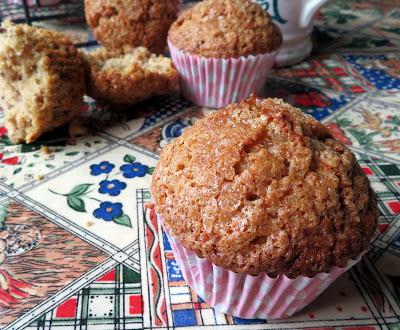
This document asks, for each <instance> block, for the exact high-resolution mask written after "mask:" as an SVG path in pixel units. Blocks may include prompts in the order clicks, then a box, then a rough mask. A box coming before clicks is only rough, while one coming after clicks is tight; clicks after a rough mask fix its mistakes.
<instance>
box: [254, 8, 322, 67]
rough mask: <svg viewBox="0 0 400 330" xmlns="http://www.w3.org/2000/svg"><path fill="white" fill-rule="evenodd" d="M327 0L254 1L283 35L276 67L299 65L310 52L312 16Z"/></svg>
mask: <svg viewBox="0 0 400 330" xmlns="http://www.w3.org/2000/svg"><path fill="white" fill-rule="evenodd" d="M328 1H329V0H255V2H257V3H259V4H260V5H261V6H262V7H263V8H264V9H265V10H267V11H268V12H269V14H270V15H271V16H272V18H273V19H274V21H275V23H277V24H278V26H279V27H280V29H281V31H282V35H283V45H282V48H281V50H280V51H279V53H278V56H277V59H276V62H277V65H278V66H288V65H293V64H296V63H299V62H301V61H303V60H304V59H305V58H307V57H308V56H309V55H310V53H311V50H312V40H311V32H312V30H313V26H314V15H315V13H316V12H317V11H318V9H320V8H321V7H322V6H323V5H324V4H326V3H327V2H328Z"/></svg>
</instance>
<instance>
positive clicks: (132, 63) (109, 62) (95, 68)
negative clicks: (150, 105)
mask: <svg viewBox="0 0 400 330" xmlns="http://www.w3.org/2000/svg"><path fill="white" fill-rule="evenodd" d="M82 58H83V62H84V66H85V75H86V88H87V91H86V92H87V94H88V95H89V96H92V97H93V98H95V99H98V100H103V101H106V102H108V103H110V104H112V105H117V106H122V107H125V106H129V105H131V104H133V103H136V102H139V101H142V100H145V99H147V98H149V97H151V96H156V95H163V94H167V93H171V92H176V91H178V90H179V76H178V72H177V71H176V69H175V67H174V66H173V64H172V61H171V59H170V58H167V57H163V56H161V55H159V56H157V55H155V54H152V53H150V51H149V50H148V49H146V48H144V47H138V48H135V49H134V50H133V51H126V52H120V51H110V50H106V49H105V48H99V49H96V50H95V51H94V52H91V53H82Z"/></svg>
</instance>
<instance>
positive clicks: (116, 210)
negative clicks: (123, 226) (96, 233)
mask: <svg viewBox="0 0 400 330" xmlns="http://www.w3.org/2000/svg"><path fill="white" fill-rule="evenodd" d="M93 215H94V216H95V217H96V218H97V219H103V220H104V221H113V220H114V219H115V218H118V217H119V216H120V215H122V204H121V203H111V202H102V203H100V207H99V208H98V209H95V210H94V211H93Z"/></svg>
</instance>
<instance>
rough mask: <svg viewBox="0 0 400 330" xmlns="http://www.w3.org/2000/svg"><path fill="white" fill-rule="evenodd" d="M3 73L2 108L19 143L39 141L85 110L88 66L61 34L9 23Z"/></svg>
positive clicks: (2, 46)
mask: <svg viewBox="0 0 400 330" xmlns="http://www.w3.org/2000/svg"><path fill="white" fill-rule="evenodd" d="M0 73H1V74H0V106H1V108H3V110H4V119H5V126H6V128H7V130H8V136H9V138H10V139H11V141H12V142H14V143H20V142H27V143H30V142H32V141H35V140H36V139H37V138H38V137H39V136H40V135H41V134H43V133H44V132H46V131H49V130H51V129H53V128H56V127H58V126H61V125H63V124H65V123H67V122H69V121H70V120H71V119H73V118H75V117H76V116H77V115H78V113H79V111H80V109H81V106H82V104H83V94H84V91H85V86H84V74H83V65H82V62H81V59H80V57H79V55H78V51H77V50H76V48H75V47H74V45H73V44H72V42H71V41H70V40H69V39H68V38H67V37H65V36H63V35H62V34H60V33H57V32H53V31H49V30H45V29H40V28H35V27H31V26H28V25H23V24H22V25H13V24H11V23H10V22H8V21H6V22H4V23H3V24H2V25H1V30H0Z"/></svg>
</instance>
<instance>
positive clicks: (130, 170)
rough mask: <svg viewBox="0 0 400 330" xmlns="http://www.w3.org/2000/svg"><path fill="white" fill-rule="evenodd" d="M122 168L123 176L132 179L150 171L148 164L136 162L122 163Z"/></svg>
mask: <svg viewBox="0 0 400 330" xmlns="http://www.w3.org/2000/svg"><path fill="white" fill-rule="evenodd" d="M120 170H121V171H122V172H124V174H123V176H124V177H125V178H128V179H131V178H136V177H142V176H145V175H146V174H147V173H148V171H149V167H148V166H147V165H143V164H141V163H138V162H135V163H132V164H125V165H122V166H121V167H120Z"/></svg>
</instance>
